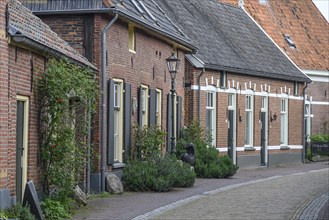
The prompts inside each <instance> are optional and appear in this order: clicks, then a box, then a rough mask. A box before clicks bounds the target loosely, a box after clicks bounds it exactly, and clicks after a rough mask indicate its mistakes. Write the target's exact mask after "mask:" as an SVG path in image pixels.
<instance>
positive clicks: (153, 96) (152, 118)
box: [149, 89, 157, 126]
mask: <svg viewBox="0 0 329 220" xmlns="http://www.w3.org/2000/svg"><path fill="white" fill-rule="evenodd" d="M156 103H157V91H156V90H155V89H150V105H149V123H150V126H152V125H156V123H157V122H156Z"/></svg>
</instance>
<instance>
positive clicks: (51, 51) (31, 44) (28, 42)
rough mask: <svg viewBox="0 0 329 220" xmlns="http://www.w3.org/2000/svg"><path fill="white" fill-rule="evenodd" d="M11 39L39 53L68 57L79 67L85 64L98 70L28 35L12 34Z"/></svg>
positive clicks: (95, 69)
mask: <svg viewBox="0 0 329 220" xmlns="http://www.w3.org/2000/svg"><path fill="white" fill-rule="evenodd" d="M12 39H13V40H14V41H15V42H16V43H18V44H22V45H25V46H27V47H32V48H35V49H36V50H37V51H39V52H41V53H44V54H51V55H53V56H54V57H56V58H59V59H61V58H63V56H64V57H68V58H69V59H70V60H71V61H72V62H73V63H74V64H76V65H78V66H80V67H83V68H85V67H86V66H88V67H90V68H92V69H93V70H94V71H98V69H97V68H96V67H95V66H93V65H87V64H85V63H82V62H80V61H78V60H76V59H73V58H72V57H69V56H67V55H66V54H64V53H62V52H59V51H57V50H54V49H52V48H50V47H48V46H46V45H43V44H41V43H38V42H37V41H34V40H31V39H30V38H28V37H25V36H23V35H21V34H15V35H13V36H12Z"/></svg>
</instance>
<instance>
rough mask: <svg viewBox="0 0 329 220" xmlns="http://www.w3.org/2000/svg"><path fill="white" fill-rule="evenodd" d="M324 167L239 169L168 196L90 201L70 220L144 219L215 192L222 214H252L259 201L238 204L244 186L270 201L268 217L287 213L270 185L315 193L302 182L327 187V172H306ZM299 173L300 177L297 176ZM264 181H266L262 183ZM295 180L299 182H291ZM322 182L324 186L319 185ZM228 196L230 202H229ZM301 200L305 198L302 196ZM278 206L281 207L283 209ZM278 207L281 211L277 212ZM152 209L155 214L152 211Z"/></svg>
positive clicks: (325, 165) (323, 164)
mask: <svg viewBox="0 0 329 220" xmlns="http://www.w3.org/2000/svg"><path fill="white" fill-rule="evenodd" d="M325 168H328V162H318V163H310V164H300V165H290V166H286V167H275V168H259V169H254V170H239V171H238V173H237V174H236V175H235V176H234V177H233V178H231V179H197V180H196V183H195V185H194V187H191V188H178V189H174V190H172V191H170V192H167V193H152V192H147V193H133V192H126V193H124V194H123V195H116V196H113V197H111V198H105V199H95V200H91V201H89V204H88V206H87V207H85V208H84V209H82V210H79V211H78V213H77V215H75V216H74V218H73V219H133V218H136V217H137V218H136V219H138V218H140V219H143V218H146V217H152V216H155V214H160V213H161V211H164V210H170V209H171V208H174V207H175V206H177V205H178V204H179V202H178V203H177V201H181V202H182V203H181V204H179V205H182V204H184V202H185V203H186V202H189V201H192V200H194V201H198V200H197V199H200V198H201V197H205V198H203V199H205V200H206V201H207V200H208V199H210V198H211V197H213V195H207V194H211V193H214V192H216V191H217V192H216V193H215V194H216V195H217V194H218V195H223V194H225V195H226V194H227V195H226V197H225V198H220V200H219V202H215V203H214V204H216V209H218V210H221V211H223V210H224V209H228V210H235V208H234V207H245V208H246V210H247V213H249V212H254V210H253V209H252V208H250V209H248V207H249V205H251V204H258V201H256V200H255V201H253V200H249V198H248V197H247V199H246V200H245V202H243V203H242V202H239V201H240V200H241V198H240V196H241V195H247V194H246V193H245V192H246V191H245V190H242V191H241V189H243V188H244V187H247V188H248V192H250V193H251V194H252V195H267V197H266V201H269V200H270V201H273V205H276V206H275V208H274V210H273V213H270V214H275V213H276V212H278V210H280V209H283V210H286V208H285V206H283V203H282V202H284V201H277V200H273V198H276V196H277V194H273V192H272V189H273V187H274V186H276V184H274V185H273V184H272V183H274V182H277V183H279V184H281V185H280V186H281V187H278V188H276V190H277V191H278V192H280V191H281V190H283V189H286V188H287V187H288V188H289V186H300V187H299V188H302V189H303V188H305V189H306V188H307V189H308V188H309V186H310V187H311V188H310V189H309V190H310V191H312V190H318V188H316V189H314V188H312V187H313V185H314V184H313V182H312V183H311V184H308V185H304V183H307V182H309V181H312V180H313V179H312V178H311V179H310V178H309V176H308V175H311V176H310V177H315V178H318V177H319V176H322V178H324V179H323V180H320V181H318V183H319V184H320V186H316V187H319V188H321V187H322V188H323V187H324V186H323V184H328V175H329V174H328V170H323V171H321V172H308V171H312V170H321V169H325ZM305 172H308V173H307V176H305V174H301V173H305ZM298 173H299V174H300V175H296V174H298ZM292 174H294V175H292ZM313 175H314V176H313ZM280 176H282V177H280ZM266 178H267V180H264V179H266ZM268 178H270V179H268ZM296 178H297V179H298V181H295V180H294V179H296ZM299 178H301V179H299ZM287 180H289V181H291V182H289V181H288V182H289V184H287V183H286V181H287ZM252 181H253V182H252ZM300 181H304V182H303V183H300ZM321 181H322V182H323V183H321ZM265 183H266V184H265ZM268 183H271V187H270V186H269V185H268ZM272 185H273V186H272ZM265 186H266V187H265ZM326 186H328V185H326ZM214 190H215V191H214ZM221 190H222V191H224V190H227V192H223V193H218V192H220V191H221ZM289 190H290V193H293V192H294V190H295V188H294V187H290V188H289ZM233 191H239V192H240V193H238V194H236V197H232V196H231V193H232V192H233ZM312 193H318V191H317V192H311V194H312ZM301 195H304V196H306V197H307V198H309V197H310V196H311V195H309V194H308V193H306V192H305V193H304V192H302V193H301ZM231 197H232V199H231V200H230V198H231ZM233 198H234V199H233ZM288 199H289V196H288ZM302 199H304V197H303V198H302ZM228 200H230V205H228V207H225V208H220V207H219V205H220V204H226V203H227V201H228ZM216 201H217V200H216ZM222 201H225V202H222ZM175 202H176V203H175ZM263 202H264V201H263ZM217 203H218V204H217ZM191 204H192V203H191ZM193 204H194V202H193ZM280 204H282V206H281V205H280ZM284 204H285V202H284ZM285 205H286V204H285ZM295 206H297V205H295ZM295 206H294V207H292V208H293V209H294V210H293V211H296V210H297V209H298V207H299V206H298V207H295ZM168 207H169V208H168ZM184 207H185V206H184ZM251 207H252V206H251ZM278 207H280V208H279V209H278ZM320 208H321V207H320ZM153 210H156V211H155V212H152V211H153ZM178 210H179V211H180V213H186V212H185V211H184V212H182V211H183V210H184V209H182V207H179V208H178ZM196 210H198V211H195V207H194V209H191V212H192V213H194V212H197V213H201V210H204V206H203V203H202V207H198V209H196ZM150 212H151V213H150ZM220 214H221V215H222V212H220ZM221 215H220V216H221ZM202 217H204V216H202ZM213 217H214V218H215V219H219V216H218V215H216V216H213ZM227 217H229V216H227ZM156 218H158V217H156ZM167 218H172V216H167ZM182 218H183V219H186V218H187V216H185V215H184V216H179V218H177V219H182ZM234 219H237V218H234Z"/></svg>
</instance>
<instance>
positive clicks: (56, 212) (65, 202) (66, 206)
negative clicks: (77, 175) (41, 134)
mask: <svg viewBox="0 0 329 220" xmlns="http://www.w3.org/2000/svg"><path fill="white" fill-rule="evenodd" d="M72 204H73V200H71V199H61V200H60V199H51V198H46V199H45V200H44V201H43V202H42V204H41V207H42V210H43V213H44V214H45V216H46V218H47V219H49V220H51V219H63V218H69V217H71V213H70V210H72V206H73V205H72Z"/></svg>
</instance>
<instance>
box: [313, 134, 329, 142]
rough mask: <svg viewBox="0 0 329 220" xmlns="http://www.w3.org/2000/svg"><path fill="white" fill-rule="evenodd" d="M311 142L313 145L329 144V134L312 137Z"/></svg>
mask: <svg viewBox="0 0 329 220" xmlns="http://www.w3.org/2000/svg"><path fill="white" fill-rule="evenodd" d="M311 141H312V142H313V143H328V142H329V134H315V135H311Z"/></svg>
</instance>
